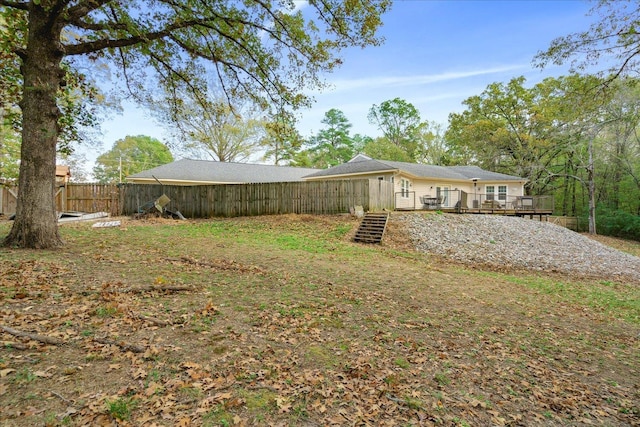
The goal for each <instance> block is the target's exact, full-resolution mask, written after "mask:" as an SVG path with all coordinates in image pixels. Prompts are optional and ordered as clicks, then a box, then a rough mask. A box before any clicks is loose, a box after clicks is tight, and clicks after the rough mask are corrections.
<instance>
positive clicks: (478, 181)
mask: <svg viewBox="0 0 640 427" xmlns="http://www.w3.org/2000/svg"><path fill="white" fill-rule="evenodd" d="M362 178H368V179H377V180H379V181H383V182H384V181H386V182H391V183H393V185H394V193H395V195H396V197H395V207H396V209H420V208H429V207H433V208H456V207H460V206H461V207H462V208H463V209H468V208H470V209H474V208H476V209H482V208H484V209H486V208H489V209H507V208H508V209H511V208H514V209H517V208H518V207H519V206H518V204H520V203H523V200H524V203H525V204H526V203H527V202H528V201H529V199H527V198H526V197H523V196H525V194H524V184H525V183H526V182H527V180H526V179H525V178H521V177H518V176H511V175H505V174H502V173H497V172H490V171H486V170H484V169H481V168H479V167H478V166H433V165H422V164H417V163H406V162H395V161H389V160H375V159H372V158H370V157H367V156H365V155H362V154H359V155H357V156H355V157H354V158H353V159H351V160H350V161H348V162H347V163H343V164H341V165H338V166H334V167H331V168H328V169H324V170H320V171H316V172H314V173H312V174H309V175H307V176H305V177H304V180H305V181H311V180H327V179H362ZM520 207H521V206H520Z"/></svg>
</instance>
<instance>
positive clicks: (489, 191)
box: [485, 185, 496, 200]
mask: <svg viewBox="0 0 640 427" xmlns="http://www.w3.org/2000/svg"><path fill="white" fill-rule="evenodd" d="M485 193H487V200H493V199H494V197H495V194H496V187H495V186H494V185H487V186H486V187H485Z"/></svg>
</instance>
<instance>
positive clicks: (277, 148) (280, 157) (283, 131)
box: [260, 112, 303, 165]
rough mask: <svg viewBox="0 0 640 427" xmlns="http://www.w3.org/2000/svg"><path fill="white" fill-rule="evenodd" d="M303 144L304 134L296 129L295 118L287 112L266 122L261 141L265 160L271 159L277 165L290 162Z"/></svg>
mask: <svg viewBox="0 0 640 427" xmlns="http://www.w3.org/2000/svg"><path fill="white" fill-rule="evenodd" d="M302 144H303V139H302V135H300V132H298V130H297V129H296V127H295V121H294V119H293V118H292V117H291V116H290V115H288V114H286V113H285V112H280V113H277V114H276V115H275V116H274V117H271V118H270V119H267V120H266V121H265V122H264V136H263V138H262V140H261V141H260V145H261V146H262V147H263V148H264V149H265V153H264V156H263V159H264V160H271V161H273V163H274V164H275V165H282V164H290V163H291V162H293V161H294V159H295V157H296V154H297V153H298V152H299V151H300V150H301V148H302Z"/></svg>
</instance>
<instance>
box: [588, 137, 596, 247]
mask: <svg viewBox="0 0 640 427" xmlns="http://www.w3.org/2000/svg"><path fill="white" fill-rule="evenodd" d="M594 139H595V135H594V136H591V137H590V139H589V165H588V166H587V179H588V189H589V234H597V231H596V181H595V168H594V164H593V140H594Z"/></svg>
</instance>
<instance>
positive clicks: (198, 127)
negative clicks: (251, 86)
mask: <svg viewBox="0 0 640 427" xmlns="http://www.w3.org/2000/svg"><path fill="white" fill-rule="evenodd" d="M152 108H153V109H154V110H155V112H156V113H158V115H159V116H160V117H161V119H162V120H161V121H162V123H164V124H165V127H167V128H168V129H169V130H170V131H171V132H172V133H173V134H174V136H175V139H176V140H177V141H178V144H177V147H176V149H179V148H182V149H183V150H184V151H185V152H186V153H187V154H188V156H189V157H191V158H196V159H210V160H215V161H218V162H243V161H246V160H247V159H248V158H249V156H251V155H252V154H253V153H255V152H256V151H257V150H258V149H259V145H260V139H261V137H262V135H263V133H264V125H263V123H262V121H261V120H260V119H259V118H258V117H259V112H258V111H256V109H255V108H253V107H252V106H251V105H250V104H249V103H248V102H247V103H244V102H242V101H236V102H235V103H234V105H229V103H228V102H227V101H226V100H225V99H224V94H222V93H220V91H219V90H216V89H215V88H209V89H208V90H206V92H200V91H197V90H192V89H191V88H184V90H182V91H180V92H176V91H175V89H174V90H173V91H172V93H171V96H167V98H166V99H165V100H164V101H163V102H161V103H160V104H156V105H155V106H154V107H152Z"/></svg>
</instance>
